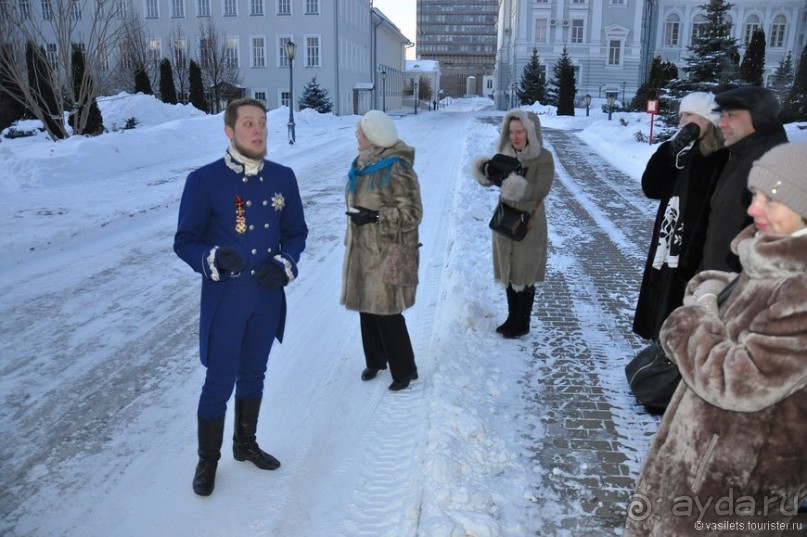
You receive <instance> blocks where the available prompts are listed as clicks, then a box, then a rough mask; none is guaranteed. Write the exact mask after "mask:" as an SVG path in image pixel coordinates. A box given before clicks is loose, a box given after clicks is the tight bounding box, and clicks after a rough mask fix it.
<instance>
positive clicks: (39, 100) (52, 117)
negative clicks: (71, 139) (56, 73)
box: [25, 41, 67, 140]
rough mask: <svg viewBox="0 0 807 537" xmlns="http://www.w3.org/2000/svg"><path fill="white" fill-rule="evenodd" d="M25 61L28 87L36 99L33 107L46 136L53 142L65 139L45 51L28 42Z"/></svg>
mask: <svg viewBox="0 0 807 537" xmlns="http://www.w3.org/2000/svg"><path fill="white" fill-rule="evenodd" d="M25 61H26V67H27V68H28V85H29V86H30V87H31V88H36V91H34V92H33V94H34V98H35V99H36V103H35V106H36V108H37V109H38V110H39V111H40V113H41V114H42V115H41V116H39V117H38V119H39V120H40V121H42V123H44V125H45V128H46V129H47V131H48V134H50V135H51V137H52V138H53V139H54V140H62V139H64V138H67V131H65V128H64V119H63V118H62V117H61V116H60V114H59V106H58V103H57V102H56V92H55V91H54V90H53V83H52V82H51V80H52V74H51V69H50V65H48V61H47V59H46V56H45V49H44V48H42V47H38V46H36V45H35V44H34V43H33V41H28V43H27V45H26V46H25Z"/></svg>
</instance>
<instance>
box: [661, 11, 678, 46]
mask: <svg viewBox="0 0 807 537" xmlns="http://www.w3.org/2000/svg"><path fill="white" fill-rule="evenodd" d="M680 36H681V17H679V16H678V15H677V14H675V13H671V14H670V15H669V16H668V17H667V20H666V21H665V22H664V46H665V47H677V46H678V45H680V44H681V37H680Z"/></svg>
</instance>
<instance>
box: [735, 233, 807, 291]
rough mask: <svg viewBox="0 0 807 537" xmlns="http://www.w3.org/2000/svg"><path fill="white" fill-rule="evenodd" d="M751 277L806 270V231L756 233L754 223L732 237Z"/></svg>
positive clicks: (776, 276)
mask: <svg viewBox="0 0 807 537" xmlns="http://www.w3.org/2000/svg"><path fill="white" fill-rule="evenodd" d="M731 247H732V250H733V251H734V252H735V253H736V254H737V255H739V256H740V262H741V263H742V265H743V271H745V272H746V273H747V274H748V275H749V276H750V277H751V278H755V279H763V278H765V279H770V278H786V277H789V276H794V275H797V274H804V273H805V272H807V235H803V234H802V235H785V236H782V235H755V229H754V226H753V224H752V225H750V226H748V227H747V228H745V229H744V230H743V231H741V232H740V234H739V235H737V237H736V238H735V239H734V241H732V244H731Z"/></svg>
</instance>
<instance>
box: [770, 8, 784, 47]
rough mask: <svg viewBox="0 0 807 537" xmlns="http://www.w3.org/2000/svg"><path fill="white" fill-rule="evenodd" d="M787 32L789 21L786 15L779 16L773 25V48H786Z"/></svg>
mask: <svg viewBox="0 0 807 537" xmlns="http://www.w3.org/2000/svg"><path fill="white" fill-rule="evenodd" d="M786 32H787V19H785V16H784V15H777V16H776V17H774V19H773V23H772V24H771V38H770V46H771V48H782V47H784V46H785V33H786Z"/></svg>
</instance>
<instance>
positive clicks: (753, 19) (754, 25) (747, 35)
mask: <svg viewBox="0 0 807 537" xmlns="http://www.w3.org/2000/svg"><path fill="white" fill-rule="evenodd" d="M760 28H762V23H761V22H760V21H759V17H758V16H757V15H749V16H748V18H747V19H745V27H744V28H743V46H745V47H747V46H748V43H750V42H751V37H752V36H753V35H754V32H756V31H757V30H759V29H760Z"/></svg>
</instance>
